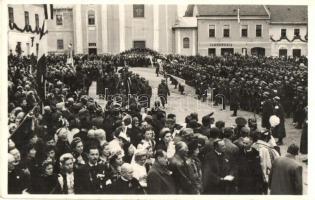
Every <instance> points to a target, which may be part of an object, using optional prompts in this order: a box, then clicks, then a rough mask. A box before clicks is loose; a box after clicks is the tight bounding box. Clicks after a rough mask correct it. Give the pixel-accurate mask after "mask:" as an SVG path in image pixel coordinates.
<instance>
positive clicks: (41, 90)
mask: <svg viewBox="0 0 315 200" xmlns="http://www.w3.org/2000/svg"><path fill="white" fill-rule="evenodd" d="M46 64H47V59H46V56H45V54H43V55H42V56H41V57H40V59H39V60H38V61H37V73H36V83H37V93H38V95H39V97H40V99H41V100H42V101H44V100H45V96H46V94H45V93H46V91H45V90H46V89H45V84H46V83H45V79H46V77H45V74H46Z"/></svg>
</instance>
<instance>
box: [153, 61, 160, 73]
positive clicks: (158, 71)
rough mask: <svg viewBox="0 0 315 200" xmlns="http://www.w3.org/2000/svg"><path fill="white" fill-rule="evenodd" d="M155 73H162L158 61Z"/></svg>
mask: <svg viewBox="0 0 315 200" xmlns="http://www.w3.org/2000/svg"><path fill="white" fill-rule="evenodd" d="M154 65H155V73H156V76H159V73H160V65H159V64H158V63H157V62H156V63H155V64H154Z"/></svg>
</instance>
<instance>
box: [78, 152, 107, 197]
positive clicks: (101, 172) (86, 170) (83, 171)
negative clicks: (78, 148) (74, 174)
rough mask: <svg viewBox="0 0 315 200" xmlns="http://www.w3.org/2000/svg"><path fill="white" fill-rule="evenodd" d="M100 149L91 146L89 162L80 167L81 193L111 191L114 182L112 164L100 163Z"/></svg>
mask: <svg viewBox="0 0 315 200" xmlns="http://www.w3.org/2000/svg"><path fill="white" fill-rule="evenodd" d="M98 159H99V149H98V148H97V147H96V146H91V147H90V148H89V151H88V160H89V161H88V163H87V164H85V165H83V166H82V167H81V168H79V169H78V174H80V176H79V177H78V179H79V182H80V184H81V189H82V190H81V191H80V193H81V194H102V193H107V192H108V191H109V187H110V185H111V184H112V180H111V178H112V172H111V168H110V166H109V165H108V166H105V165H103V164H100V163H98Z"/></svg>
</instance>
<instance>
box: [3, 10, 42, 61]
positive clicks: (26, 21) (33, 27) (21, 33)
mask: <svg viewBox="0 0 315 200" xmlns="http://www.w3.org/2000/svg"><path fill="white" fill-rule="evenodd" d="M8 20H9V23H8V52H12V53H13V54H16V53H17V51H16V49H17V47H18V46H19V47H18V48H20V49H21V55H23V56H27V55H31V54H34V55H38V53H39V50H40V49H39V44H40V42H41V51H44V52H47V45H46V41H47V37H42V38H41V33H40V31H39V28H42V25H43V22H44V20H45V13H44V6H43V5H40V4H38V5H32V4H9V5H8ZM40 40H45V42H43V41H40ZM42 44H43V45H42Z"/></svg>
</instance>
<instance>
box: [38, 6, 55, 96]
mask: <svg viewBox="0 0 315 200" xmlns="http://www.w3.org/2000/svg"><path fill="white" fill-rule="evenodd" d="M43 7H44V14H45V19H44V20H43V25H42V28H41V33H40V36H39V46H38V54H37V73H36V83H37V92H38V94H39V97H40V98H41V100H42V102H43V101H44V100H45V96H46V94H45V93H46V89H45V78H46V77H45V74H46V64H47V58H46V54H47V51H48V49H47V46H48V45H47V34H48V29H47V27H48V26H47V22H48V21H49V20H52V19H53V18H54V17H53V5H52V4H49V5H47V4H44V5H43Z"/></svg>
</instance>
